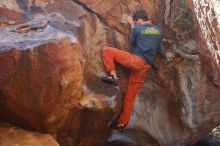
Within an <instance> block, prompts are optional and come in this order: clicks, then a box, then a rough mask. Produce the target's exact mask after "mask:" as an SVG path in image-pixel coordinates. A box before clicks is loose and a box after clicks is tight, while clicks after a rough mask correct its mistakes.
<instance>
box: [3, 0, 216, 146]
mask: <svg viewBox="0 0 220 146" xmlns="http://www.w3.org/2000/svg"><path fill="white" fill-rule="evenodd" d="M193 2H194V1H193ZM210 2H211V3H208V4H212V3H213V2H212V1H210ZM190 5H191V9H192V10H193V11H194V9H193V8H196V7H197V6H200V5H197V3H196V2H194V3H190ZM0 6H1V8H0V12H1V14H0V38H1V39H0V117H1V118H3V119H5V120H7V121H10V122H12V123H14V124H16V125H19V126H21V127H24V128H28V129H32V130H36V131H41V132H46V133H50V134H51V135H52V136H53V137H54V138H55V139H56V140H57V141H58V142H59V143H60V144H61V145H62V146H72V145H76V146H77V145H81V146H99V145H102V144H103V143H104V142H105V141H106V139H108V137H109V136H110V132H111V129H110V128H108V127H107V125H108V124H109V122H110V121H112V120H114V119H115V118H116V116H117V115H118V113H119V111H120V107H121V101H122V99H121V97H122V96H120V93H119V88H116V87H113V86H109V85H106V84H104V83H103V82H101V81H100V77H101V76H103V75H104V70H103V66H102V59H101V48H102V47H103V46H106V45H108V46H112V47H117V48H119V49H125V50H127V49H128V48H129V46H128V43H126V40H127V38H128V33H129V25H128V24H126V21H125V19H126V16H127V15H128V14H129V13H131V12H134V11H136V10H139V9H142V8H144V9H146V10H147V11H148V13H149V17H150V19H151V20H152V22H153V23H155V24H156V25H158V26H160V27H162V29H163V31H164V36H165V39H164V46H165V48H166V49H172V50H174V51H175V52H176V53H177V57H176V59H175V60H174V61H173V62H171V63H168V62H166V61H165V60H160V59H157V60H156V62H155V64H154V68H152V69H151V71H150V72H149V74H148V78H149V79H148V80H147V81H146V83H145V84H144V86H143V88H142V89H141V91H140V93H139V94H138V96H137V99H136V102H135V106H134V112H133V114H132V118H131V121H130V123H129V125H128V128H127V129H126V131H125V132H124V133H115V132H114V133H113V134H112V136H111V137H110V138H109V139H108V143H107V144H106V145H132V146H146V145H149V146H150V145H152V146H157V145H165V146H178V145H185V146H188V145H192V144H193V143H195V142H196V141H197V140H199V139H200V138H201V137H203V136H205V135H206V134H207V133H209V132H210V131H211V129H212V128H214V127H215V126H216V125H217V124H218V123H219V122H220V117H219V116H218V115H219V111H220V109H219V106H218V105H219V102H220V100H218V98H219V93H220V90H219V88H218V87H217V86H215V85H217V84H216V82H214V83H215V85H213V80H211V81H210V80H209V79H210V78H212V75H216V72H214V68H213V69H212V70H210V75H209V76H208V77H207V74H205V73H204V71H206V72H207V71H209V70H208V68H207V66H206V65H207V63H206V62H205V61H204V60H206V59H205V58H204V57H203V55H206V54H205V53H203V52H202V51H200V56H201V60H202V61H201V62H200V60H199V56H198V51H197V46H196V41H195V34H196V38H197V42H199V43H198V45H199V46H200V47H201V45H202V44H200V40H202V39H203V35H199V36H198V35H197V33H195V32H201V30H200V29H199V27H197V28H198V29H196V31H195V32H194V27H192V26H193V25H194V24H193V18H192V13H191V11H190V9H189V7H188V5H187V3H186V2H185V1H184V0H172V1H171V0H167V1H163V0H155V1H146V0H139V1H136V0H123V1H116V0H113V1H106V0H100V1H88V0H73V1H71V0H63V1H59V0H46V1H42V0H34V1H32V0H20V1H17V0H10V1H8V0H7V1H6V0H2V1H1V2H0ZM210 8H212V7H210ZM196 10H197V9H196ZM195 12H197V11H195ZM214 12H215V11H214ZM194 14H196V16H197V13H194ZM216 15H217V12H216ZM199 16H200V15H199ZM202 20H203V18H202ZM215 22H217V24H219V23H218V21H215ZM196 24H197V25H198V24H199V23H196ZM213 25H214V22H213ZM210 27H211V28H213V27H212V26H211V25H210ZM214 29H215V32H217V30H218V31H219V29H218V27H216V28H214ZM199 34H200V33H199ZM213 36H214V37H215V36H216V39H215V40H217V44H218V34H217V33H214V34H213ZM200 37H201V38H200ZM213 46H215V45H213ZM203 47H204V46H203ZM203 47H201V48H203ZM204 49H205V48H204ZM209 58H211V56H209ZM210 60H211V59H210ZM210 60H207V61H208V62H209V63H210ZM203 66H205V68H203ZM216 67H217V66H216ZM217 68H218V67H217ZM218 69H219V68H218ZM118 71H119V72H118V73H119V76H120V79H121V80H120V91H121V93H122V95H123V94H124V91H125V89H126V80H127V70H126V69H123V68H121V67H119V70H118ZM213 77H215V79H216V76H213Z"/></svg>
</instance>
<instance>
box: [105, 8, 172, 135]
mask: <svg viewBox="0 0 220 146" xmlns="http://www.w3.org/2000/svg"><path fill="white" fill-rule="evenodd" d="M127 21H128V23H129V24H130V25H131V33H130V44H131V53H129V52H126V51H123V50H119V49H116V48H112V47H103V48H102V57H103V64H104V67H105V71H106V72H107V73H108V74H109V76H107V77H104V78H103V79H102V80H103V81H105V82H107V83H111V84H114V85H117V84H118V77H117V74H116V70H115V63H114V62H117V63H119V64H121V65H123V66H124V67H126V68H128V69H129V70H130V75H129V81H128V87H127V91H126V95H125V98H124V105H123V111H122V113H121V115H120V117H119V119H118V121H117V123H116V124H115V126H114V128H115V129H117V130H118V131H122V130H123V129H124V128H125V126H126V125H127V124H128V122H129V119H130V115H131V112H132V107H133V103H134V99H135V96H136V95H137V93H138V90H139V88H140V87H141V86H142V84H143V83H144V78H145V74H146V72H147V71H148V70H149V69H150V67H151V65H152V63H153V60H154V58H155V56H156V55H157V53H159V55H160V56H162V57H166V58H167V60H168V61H171V60H172V59H173V57H175V56H174V54H173V53H172V52H165V50H164V49H163V47H162V45H161V44H162V38H163V35H162V32H161V29H160V28H159V27H157V26H155V25H153V24H151V22H150V20H149V19H148V15H147V13H146V11H144V10H140V11H137V12H136V13H135V14H134V15H133V17H131V16H128V18H127Z"/></svg>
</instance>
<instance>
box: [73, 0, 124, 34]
mask: <svg viewBox="0 0 220 146" xmlns="http://www.w3.org/2000/svg"><path fill="white" fill-rule="evenodd" d="M72 1H73V2H74V3H76V4H78V5H80V6H82V7H83V8H84V9H85V10H87V11H88V12H90V13H92V14H94V15H96V16H97V18H98V19H99V20H100V21H101V22H102V23H103V24H104V25H106V26H107V27H109V28H111V29H112V30H114V31H116V32H118V33H120V34H122V35H124V34H125V33H124V32H122V31H120V30H119V29H117V28H115V27H112V26H110V25H109V24H108V22H106V21H105V19H104V18H103V17H102V16H101V15H99V14H98V13H97V12H95V11H93V10H92V9H90V8H89V7H87V6H86V5H85V4H83V3H81V2H80V1H79V0H72Z"/></svg>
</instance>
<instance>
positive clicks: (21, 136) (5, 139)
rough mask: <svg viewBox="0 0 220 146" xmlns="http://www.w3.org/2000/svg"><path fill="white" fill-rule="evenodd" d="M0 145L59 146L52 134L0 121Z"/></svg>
mask: <svg viewBox="0 0 220 146" xmlns="http://www.w3.org/2000/svg"><path fill="white" fill-rule="evenodd" d="M0 131H1V133H0V146H60V145H59V144H58V143H57V142H56V141H55V140H54V139H53V137H52V136H50V135H49V134H43V133H38V132H31V131H26V130H23V129H21V128H18V127H14V126H12V125H10V124H8V123H5V122H1V123H0Z"/></svg>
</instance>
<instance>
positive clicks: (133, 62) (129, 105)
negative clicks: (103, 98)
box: [102, 47, 150, 124]
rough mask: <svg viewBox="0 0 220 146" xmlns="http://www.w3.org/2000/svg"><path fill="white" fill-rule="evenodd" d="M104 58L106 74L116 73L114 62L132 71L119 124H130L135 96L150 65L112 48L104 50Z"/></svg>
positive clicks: (136, 57) (137, 57) (135, 56)
mask: <svg viewBox="0 0 220 146" xmlns="http://www.w3.org/2000/svg"><path fill="white" fill-rule="evenodd" d="M102 58H103V64H104V67H105V71H106V72H110V71H115V63H114V62H117V63H119V64H121V65H123V66H124V67H126V68H128V69H129V70H130V75H129V81H128V87H127V91H126V95H125V98H124V105H123V111H122V113H121V115H120V117H119V120H118V123H123V124H128V122H129V120H130V116H131V112H132V109H133V104H134V99H135V96H136V95H137V93H138V90H139V88H140V87H141V86H142V84H143V83H144V78H145V74H146V72H147V70H149V68H150V65H149V64H148V63H146V61H145V60H144V59H142V58H141V57H139V56H137V55H134V54H131V53H129V52H126V51H122V50H119V49H116V48H111V47H104V48H102Z"/></svg>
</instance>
